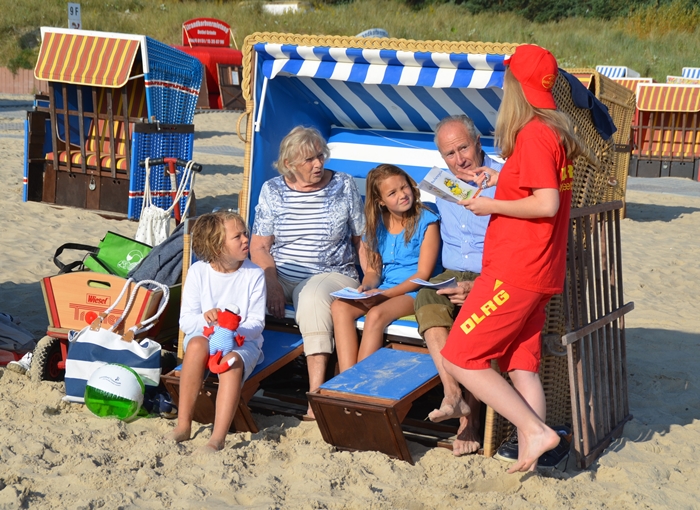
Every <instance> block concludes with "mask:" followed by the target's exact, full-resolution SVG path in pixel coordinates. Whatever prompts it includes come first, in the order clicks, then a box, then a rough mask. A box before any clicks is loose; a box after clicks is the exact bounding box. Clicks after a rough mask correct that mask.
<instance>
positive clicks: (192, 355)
mask: <svg viewBox="0 0 700 510" xmlns="http://www.w3.org/2000/svg"><path fill="white" fill-rule="evenodd" d="M208 359H209V340H207V339H206V338H205V337H203V336H196V337H193V338H191V339H190V341H189V342H188V343H187V351H186V352H185V358H184V359H183V360H182V371H181V372H180V399H179V402H178V413H177V425H176V426H175V428H174V429H173V430H171V431H170V432H168V433H167V434H166V435H165V438H166V439H172V440H174V441H177V442H178V443H179V442H180V441H187V440H188V439H190V435H191V434H192V416H193V415H194V403H195V401H196V400H197V395H199V390H200V389H201V387H202V381H203V380H204V370H205V366H206V363H207V360H208Z"/></svg>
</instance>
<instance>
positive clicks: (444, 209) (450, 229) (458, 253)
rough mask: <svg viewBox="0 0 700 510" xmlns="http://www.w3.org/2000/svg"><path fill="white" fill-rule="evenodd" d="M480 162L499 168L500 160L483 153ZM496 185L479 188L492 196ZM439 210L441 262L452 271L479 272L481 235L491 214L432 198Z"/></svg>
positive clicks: (482, 243) (482, 236) (481, 249)
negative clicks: (474, 211) (476, 211)
mask: <svg viewBox="0 0 700 510" xmlns="http://www.w3.org/2000/svg"><path fill="white" fill-rule="evenodd" d="M483 166H487V167H489V168H493V169H494V170H500V169H501V168H502V167H503V164H502V163H499V162H497V161H494V160H493V159H491V158H490V157H489V156H487V155H486V154H484V163H483ZM495 193H496V186H491V187H488V188H486V189H485V190H483V191H482V192H481V195H482V196H484V197H489V198H493V196H494V194H495ZM435 202H436V205H437V208H438V211H439V212H440V237H441V238H442V265H443V267H444V268H445V269H452V270H453V271H471V272H472V273H481V258H482V256H483V254H484V236H485V235H486V227H488V225H489V220H490V219H491V216H477V215H476V214H474V213H473V212H471V211H468V210H467V209H465V208H464V207H462V206H461V205H457V204H454V203H452V202H448V201H446V200H443V199H441V198H437V199H436V200H435Z"/></svg>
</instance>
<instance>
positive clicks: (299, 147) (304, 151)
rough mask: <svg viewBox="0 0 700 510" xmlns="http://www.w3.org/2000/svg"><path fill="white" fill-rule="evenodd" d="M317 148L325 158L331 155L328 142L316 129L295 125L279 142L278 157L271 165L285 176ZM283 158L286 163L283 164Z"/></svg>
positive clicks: (313, 153)
mask: <svg viewBox="0 0 700 510" xmlns="http://www.w3.org/2000/svg"><path fill="white" fill-rule="evenodd" d="M317 150H320V151H321V152H322V153H323V156H324V157H325V158H326V159H328V158H329V157H330V155H331V151H330V149H328V144H327V143H326V140H325V139H324V138H323V135H321V133H320V132H319V131H318V129H316V128H312V127H303V126H297V127H295V128H294V129H292V130H291V131H290V132H289V133H288V134H287V136H285V137H284V138H283V139H282V141H281V142H280V153H279V158H278V159H277V161H275V162H274V163H273V165H274V166H275V168H277V171H278V172H279V173H280V174H282V175H284V176H287V175H289V174H290V173H291V172H292V170H294V167H295V166H297V165H298V164H299V163H301V162H302V161H303V160H305V159H306V158H308V157H309V156H315V155H316V151H317ZM285 160H286V161H287V162H288V165H285V163H284V162H285Z"/></svg>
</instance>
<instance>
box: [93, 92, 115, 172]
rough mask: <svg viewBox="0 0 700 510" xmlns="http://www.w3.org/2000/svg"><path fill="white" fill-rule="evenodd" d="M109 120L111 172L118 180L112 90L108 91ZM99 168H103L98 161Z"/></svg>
mask: <svg viewBox="0 0 700 510" xmlns="http://www.w3.org/2000/svg"><path fill="white" fill-rule="evenodd" d="M107 118H108V126H107V129H108V130H109V155H110V159H111V170H112V178H113V179H116V178H117V160H116V155H115V153H114V145H115V144H116V142H117V141H116V140H115V139H114V134H115V133H114V96H112V90H111V89H107ZM97 165H98V167H99V166H101V163H100V161H99V160H98V161H97Z"/></svg>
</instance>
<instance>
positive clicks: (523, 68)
mask: <svg viewBox="0 0 700 510" xmlns="http://www.w3.org/2000/svg"><path fill="white" fill-rule="evenodd" d="M503 63H504V64H505V65H507V66H509V67H510V71H511V72H512V73H513V76H515V79H516V80H518V83H520V86H521V87H522V88H523V92H524V93H525V99H527V102H528V103H530V104H531V105H532V106H534V107H535V108H547V109H550V110H556V108H557V105H556V103H555V102H554V96H552V88H553V87H554V82H555V81H556V79H557V75H558V74H559V66H558V65H557V60H556V59H555V58H554V55H552V54H551V53H550V52H549V51H547V50H545V49H544V48H540V47H539V46H536V45H534V44H522V45H520V46H518V47H517V48H515V53H513V54H512V55H510V56H509V57H506V58H505V60H504V61H503Z"/></svg>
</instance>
